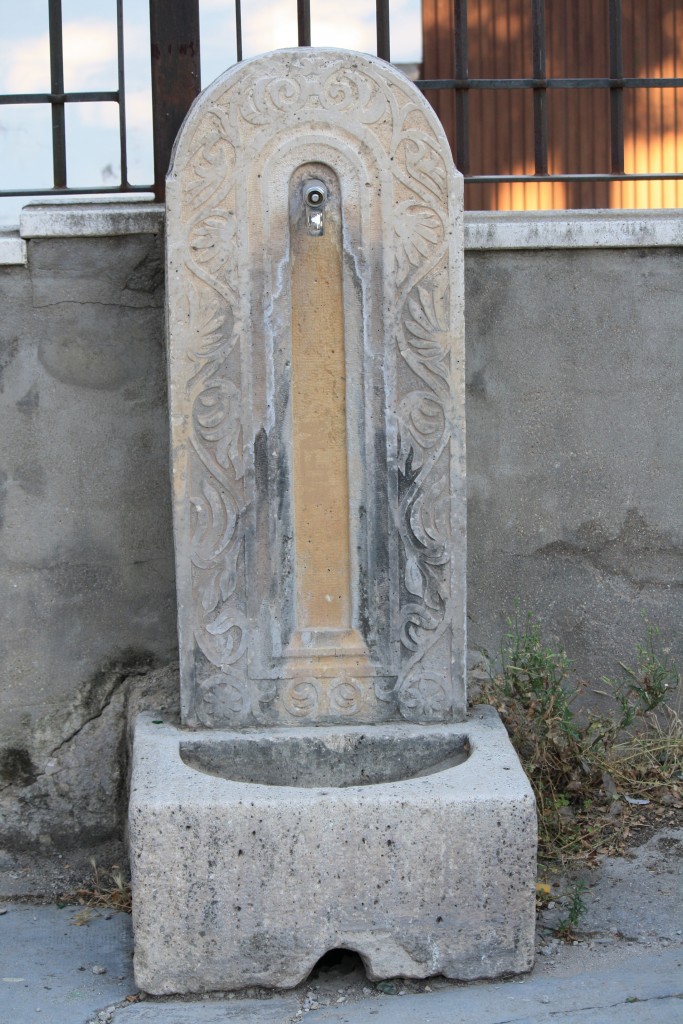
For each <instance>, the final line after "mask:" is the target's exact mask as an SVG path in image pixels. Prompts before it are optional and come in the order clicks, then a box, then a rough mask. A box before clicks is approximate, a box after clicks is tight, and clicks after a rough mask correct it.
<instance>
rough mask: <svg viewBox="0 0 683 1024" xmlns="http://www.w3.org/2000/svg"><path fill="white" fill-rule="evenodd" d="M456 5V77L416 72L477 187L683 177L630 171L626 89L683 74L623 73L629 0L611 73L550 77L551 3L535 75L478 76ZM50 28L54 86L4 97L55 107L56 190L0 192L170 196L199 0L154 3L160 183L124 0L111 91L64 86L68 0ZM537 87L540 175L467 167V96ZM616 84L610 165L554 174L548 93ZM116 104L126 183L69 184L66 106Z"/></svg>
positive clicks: (52, 12) (535, 26)
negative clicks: (146, 167) (127, 57)
mask: <svg viewBox="0 0 683 1024" xmlns="http://www.w3.org/2000/svg"><path fill="white" fill-rule="evenodd" d="M451 2H452V4H453V9H452V13H453V20H452V24H453V38H452V39H451V40H450V44H451V45H452V57H453V60H452V65H453V69H454V77H453V78H438V79H431V80H427V79H419V80H417V81H416V83H415V84H416V85H417V86H418V88H419V89H421V90H422V91H425V92H432V91H441V90H446V91H450V92H452V93H453V94H454V107H455V139H454V150H455V159H456V164H457V166H458V168H459V169H460V170H461V171H462V172H463V174H464V175H465V179H466V182H469V183H472V184H499V183H504V182H513V183H514V182H540V181H543V182H554V181H572V182H581V181H640V180H647V181H655V180H678V179H683V173H682V172H677V171H671V172H669V173H647V174H635V173H634V174H627V173H625V172H624V94H625V92H626V91H627V90H640V89H662V88H667V89H668V88H673V89H677V88H681V87H683V78H651V77H640V78H633V77H624V75H623V59H622V52H623V48H622V0H607V3H608V19H609V75H608V76H607V77H592V78H589V77H584V78H579V77H577V78H552V77H548V76H547V74H546V27H545V15H546V0H529V3H530V5H531V25H532V56H533V67H532V74H531V77H519V78H471V77H469V74H468V19H467V0H451ZM48 7H49V34H50V92H49V93H26V94H8V95H0V104H49V105H50V107H51V111H52V154H53V160H52V163H53V186H52V187H51V188H49V189H23V190H22V189H14V190H4V191H0V197H5V196H39V195H55V194H56V195H83V194H88V193H103V194H107V193H129V192H150V191H153V192H154V194H155V196H156V198H157V199H158V200H160V201H162V200H163V198H164V178H165V174H166V170H167V167H168V163H169V159H170V154H171V149H172V147H173V142H174V140H175V137H176V134H177V132H178V129H179V127H180V124H181V122H182V120H183V118H184V116H185V114H186V112H187V110H188V108H189V106H190V104H191V102H192V100H193V99H194V97H195V96H196V95H197V94H198V92H199V90H200V73H199V51H200V39H199V3H198V0H171V2H169V0H149V10H150V43H151V54H150V59H151V70H152V116H153V135H154V182H153V183H150V184H149V185H133V184H131V183H130V182H129V181H128V166H127V151H126V109H125V81H124V43H123V0H117V4H116V32H117V51H118V53H117V58H118V59H117V65H118V83H117V89H116V90H113V91H109V92H102V91H101V92H65V91H64V61H63V45H62V0H48ZM297 28H298V45H299V46H310V45H311V13H310V0H297ZM376 32H377V54H378V56H380V57H381V58H383V59H384V60H387V61H388V60H390V19H389V0H376ZM235 43H236V53H237V60H238V61H240V60H241V59H242V52H243V47H242V12H241V0H235ZM520 89H526V90H531V91H532V92H533V125H534V173H533V174H470V118H469V113H470V110H469V108H470V99H471V95H472V92H473V90H520ZM555 89H606V90H609V97H610V104H609V124H610V170H609V171H608V172H607V171H605V172H592V173H582V174H563V173H562V174H556V173H553V174H549V173H548V113H547V97H548V90H555ZM112 101H113V102H115V103H117V104H118V113H119V146H120V166H121V180H120V183H119V184H118V185H110V186H102V185H97V186H91V187H85V188H80V187H79V188H71V187H69V185H68V183H67V161H66V131H65V105H66V104H67V103H85V102H88V103H91V102H112Z"/></svg>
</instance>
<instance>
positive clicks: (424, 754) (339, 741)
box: [180, 726, 470, 789]
mask: <svg viewBox="0 0 683 1024" xmlns="http://www.w3.org/2000/svg"><path fill="white" fill-rule="evenodd" d="M469 752H470V746H469V742H468V740H467V737H466V736H465V735H462V734H460V735H456V736H453V734H452V732H451V731H444V730H428V729H423V730H422V732H421V733H420V732H417V733H416V732H415V731H414V730H413V731H412V732H411V733H408V734H407V735H406V734H403V735H402V734H401V733H400V732H399V733H398V734H397V733H396V730H395V729H393V730H391V731H387V730H386V729H382V728H381V727H377V726H373V728H372V729H367V728H359V727H357V726H356V727H349V728H344V727H338V728H326V729H324V730H319V729H318V730H316V729H309V730H306V731H305V732H304V733H303V734H302V732H301V730H298V731H297V732H296V734H292V733H290V732H286V733H283V734H278V733H273V734H270V735H263V734H256V735H253V734H249V733H245V734H241V735H240V734H238V735H235V736H230V737H226V736H225V735H223V736H221V737H212V736H211V735H206V734H204V735H203V736H202V738H201V739H196V740H193V739H188V740H181V742H180V757H181V760H182V761H183V762H184V764H186V765H187V766H188V768H194V769H196V770H197V771H200V772H204V773H205V774H206V775H214V776H219V777H220V778H223V779H230V780H231V781H233V782H249V783H253V784H255V785H261V786H297V787H304V788H305V789H313V788H324V789H328V788H331V787H334V788H345V787H347V786H374V785H380V784H382V783H387V782H400V781H401V780H404V779H416V778H421V777H424V776H426V775H433V774H434V773H435V772H441V771H445V770H446V769H448V768H455V766H456V765H459V764H462V763H463V762H464V761H466V760H467V757H468V755H469Z"/></svg>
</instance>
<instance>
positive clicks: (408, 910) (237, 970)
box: [129, 707, 536, 995]
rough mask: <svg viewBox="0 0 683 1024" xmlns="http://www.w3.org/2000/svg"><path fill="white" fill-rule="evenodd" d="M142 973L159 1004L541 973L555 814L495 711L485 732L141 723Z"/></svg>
mask: <svg viewBox="0 0 683 1024" xmlns="http://www.w3.org/2000/svg"><path fill="white" fill-rule="evenodd" d="M129 826H130V839H131V866H132V872H133V880H134V887H135V888H134V892H135V899H134V901H133V923H134V928H135V975H136V979H137V983H138V985H139V986H140V987H141V988H142V989H144V990H146V991H148V992H152V993H155V994H158V995H164V994H170V993H173V992H210V991H221V990H230V989H237V988H243V987H244V986H245V985H266V986H272V987H275V988H288V987H290V986H293V985H297V984H298V983H299V982H300V981H302V980H303V979H304V978H305V977H307V975H308V974H309V972H310V971H311V969H312V968H313V966H314V965H315V963H316V962H317V961H318V959H319V958H320V957H321V956H323V955H324V954H325V953H326V952H328V951H329V950H331V949H340V948H341V949H350V950H354V951H355V952H357V953H358V954H359V955H360V957H361V959H362V960H363V963H364V964H365V968H366V970H367V972H368V976H369V977H370V978H373V979H379V978H389V977H394V976H396V975H401V976H403V977H409V978H425V977H429V976H430V975H434V974H443V975H445V976H446V977H449V978H456V979H460V980H472V979H475V978H490V977H497V976H500V975H502V974H509V973H518V972H520V971H527V970H529V969H530V967H531V964H532V960H533V951H534V884H535V866H536V865H535V861H536V817H535V809H534V799H533V794H532V792H531V788H530V786H529V783H528V781H527V779H526V777H525V775H524V773H523V771H522V769H521V767H520V764H519V761H518V759H517V757H516V755H515V752H514V750H513V749H512V746H511V744H510V741H509V739H508V737H507V734H506V732H505V729H504V727H503V725H502V723H501V721H500V719H499V717H498V715H497V714H496V712H495V711H494V710H493V708H486V707H481V708H475V709H474V711H473V713H472V715H471V716H470V718H469V719H468V720H467V721H466V722H458V723H451V724H429V725H416V724H412V723H408V722H403V723H400V722H394V723H385V724H377V725H373V726H372V727H368V726H317V727H316V726H303V727H301V728H298V729H268V730H265V729H264V730H245V731H242V732H236V731H233V730H227V729H204V730H188V729H182V728H178V727H177V726H175V725H174V724H172V723H171V722H169V721H163V720H162V716H160V715H150V714H143V715H141V716H140V718H139V719H138V722H137V726H136V735H135V747H134V758H133V775H132V785H131V800H130V817H129Z"/></svg>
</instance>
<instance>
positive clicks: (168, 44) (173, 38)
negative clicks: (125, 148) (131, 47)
mask: <svg viewBox="0 0 683 1024" xmlns="http://www.w3.org/2000/svg"><path fill="white" fill-rule="evenodd" d="M149 28H150V47H151V58H152V127H153V133H154V193H155V195H156V198H157V200H158V202H163V201H164V199H165V198H166V180H165V179H166V172H167V170H168V165H169V161H170V159H171V151H172V149H173V143H174V142H175V138H176V135H177V134H178V129H179V128H180V126H181V124H182V123H183V118H184V117H185V114H186V113H187V111H188V110H189V107H190V104H191V103H192V101H193V99H194V98H195V96H197V95H198V93H199V90H200V88H201V84H200V72H199V0H175V2H174V3H169V2H168V0H150V3H149Z"/></svg>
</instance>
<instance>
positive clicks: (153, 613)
mask: <svg viewBox="0 0 683 1024" xmlns="http://www.w3.org/2000/svg"><path fill="white" fill-rule="evenodd" d="M0 295H1V296H2V317H1V318H0V436H1V437H2V443H1V445H0V606H1V607H2V615H1V616H0V648H1V649H2V652H3V653H2V675H1V683H0V819H2V826H1V831H2V842H0V845H3V844H4V846H5V847H7V848H11V849H17V848H21V847H25V848H27V849H28V848H31V849H39V850H42V851H43V852H45V853H49V852H50V850H52V849H54V848H64V847H69V846H73V845H74V844H76V845H77V844H87V843H90V844H92V843H94V842H97V841H99V840H103V839H106V838H109V837H111V836H112V835H113V834H115V833H116V831H117V830H118V829H119V825H120V820H121V808H120V806H119V802H120V792H121V786H122V750H123V747H122V742H123V729H124V711H125V706H126V703H127V701H128V700H129V698H130V693H131V692H132V690H133V689H135V688H136V687H137V689H138V690H139V688H140V680H141V678H144V673H146V672H149V671H150V670H151V669H153V668H154V667H155V666H157V665H167V664H169V663H170V662H171V661H172V660H173V659H174V658H175V657H176V639H175V582H174V566H173V552H172V540H171V511H170V495H169V485H168V442H167V429H168V428H167V413H166V377H165V359H164V347H163V240H162V239H161V238H160V237H159V236H157V235H153V234H149V235H129V236H124V237H117V238H62V239H58V238H53V239H44V240H35V241H31V242H29V253H28V265H27V266H26V267H2V268H0ZM160 685H161V691H162V693H163V694H164V696H165V689H167V687H166V688H165V687H164V685H163V680H162V681H161V684H160ZM1 866H2V862H1V858H0V867H1Z"/></svg>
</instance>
